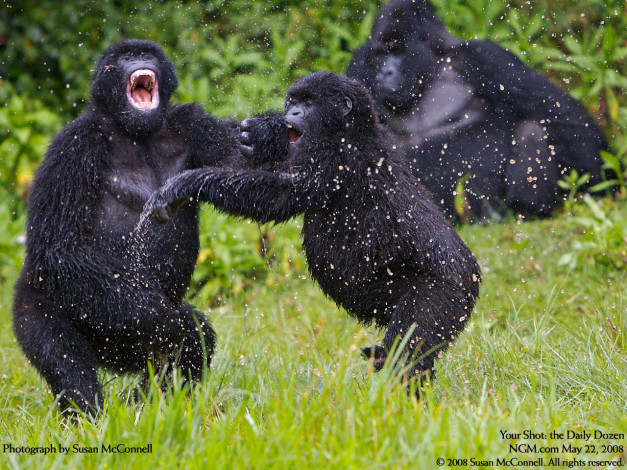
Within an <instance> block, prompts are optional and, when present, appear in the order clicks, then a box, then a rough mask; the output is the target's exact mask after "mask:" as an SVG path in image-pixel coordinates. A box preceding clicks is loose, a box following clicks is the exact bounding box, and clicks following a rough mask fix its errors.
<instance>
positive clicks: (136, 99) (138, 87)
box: [127, 69, 159, 109]
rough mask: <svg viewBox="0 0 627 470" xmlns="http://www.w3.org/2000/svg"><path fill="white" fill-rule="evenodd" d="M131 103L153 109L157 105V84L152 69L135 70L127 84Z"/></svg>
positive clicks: (137, 106)
mask: <svg viewBox="0 0 627 470" xmlns="http://www.w3.org/2000/svg"><path fill="white" fill-rule="evenodd" d="M127 92H128V97H129V99H130V101H131V104H132V105H133V106H135V107H136V108H139V109H153V108H156V107H157V106H158V105H159V95H158V84H157V79H156V76H155V73H154V72H153V71H152V70H148V69H140V70H135V71H134V72H133V73H132V74H131V76H130V77H129V82H128V85H127Z"/></svg>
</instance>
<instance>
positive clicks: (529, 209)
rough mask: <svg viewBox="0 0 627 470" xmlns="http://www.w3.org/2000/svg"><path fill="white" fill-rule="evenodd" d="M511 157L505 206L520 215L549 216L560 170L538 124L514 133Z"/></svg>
mask: <svg viewBox="0 0 627 470" xmlns="http://www.w3.org/2000/svg"><path fill="white" fill-rule="evenodd" d="M514 139H515V142H514V144H513V146H512V149H513V154H512V157H511V159H510V160H509V161H508V162H506V170H505V173H506V177H507V194H506V201H507V205H508V206H509V207H511V208H512V209H514V210H515V211H517V212H520V213H522V214H538V215H548V214H550V213H551V211H552V210H553V209H554V208H555V206H556V204H557V196H558V186H557V180H558V179H559V176H560V175H559V168H558V164H557V161H556V160H555V157H554V156H552V155H551V149H550V148H549V145H548V142H547V140H546V133H545V132H544V129H543V128H542V126H541V125H540V124H539V123H537V122H532V121H523V122H521V123H520V124H518V125H517V126H516V128H515V130H514Z"/></svg>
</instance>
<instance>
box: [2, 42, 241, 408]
mask: <svg viewBox="0 0 627 470" xmlns="http://www.w3.org/2000/svg"><path fill="white" fill-rule="evenodd" d="M177 85H178V80H177V77H176V73H175V70H174V67H173V65H172V63H171V62H170V60H169V59H168V57H167V56H166V55H165V54H164V53H163V51H162V50H161V48H160V47H159V46H158V45H156V44H155V43H153V42H150V41H140V40H128V41H123V42H120V43H117V44H115V45H113V46H111V47H110V48H109V49H107V50H106V51H105V52H104V53H103V54H102V56H101V57H100V59H99V61H98V64H97V66H96V69H95V70H94V72H93V79H92V87H91V101H90V103H89V107H88V109H87V110H86V111H85V112H84V113H83V114H82V116H80V117H79V118H78V119H77V120H75V121H74V122H72V123H70V124H68V125H67V126H66V127H65V129H63V130H62V131H61V132H60V133H59V135H58V136H57V137H56V138H55V139H54V140H53V142H52V143H51V145H50V148H49V149H48V152H47V154H46V156H45V159H44V162H43V163H42V165H41V167H40V168H39V170H38V171H37V175H36V178H35V181H34V184H33V187H32V191H31V195H30V198H29V206H28V226H27V239H26V261H25V264H24V268H23V271H22V274H21V276H20V278H19V280H18V282H17V285H16V292H15V299H14V309H13V314H14V327H15V333H16V336H17V339H18V341H19V343H20V345H21V346H22V349H23V350H24V353H25V354H26V356H27V357H28V359H29V360H30V362H31V363H32V364H33V365H34V366H35V367H36V368H37V370H38V371H39V372H40V373H41V374H42V375H43V377H44V378H45V379H46V380H47V381H48V383H49V384H50V386H51V388H52V391H53V392H54V393H55V394H62V396H61V397H60V405H61V407H62V408H63V409H67V408H68V407H70V406H71V402H73V403H75V404H76V406H77V407H78V408H79V409H81V410H83V411H86V412H94V411H95V410H96V409H97V408H98V407H100V406H101V405H102V390H101V388H100V384H99V382H98V378H97V369H98V368H99V367H104V368H107V369H109V370H112V371H115V372H134V371H145V370H146V365H147V361H148V360H150V359H152V360H155V361H157V362H160V361H164V360H165V361H168V362H171V363H176V364H177V365H178V367H179V368H180V370H181V372H182V375H183V377H184V378H185V379H192V380H197V379H199V378H200V377H201V375H202V372H203V369H204V368H205V367H207V366H208V365H209V363H210V360H211V355H212V353H213V348H214V344H215V335H214V331H213V330H212V328H211V326H210V325H209V322H208V321H207V320H206V319H205V317H204V316H203V315H202V314H201V313H199V312H196V311H194V310H193V308H192V307H191V306H190V305H188V304H186V303H184V302H183V301H182V299H183V296H184V295H185V291H186V288H187V286H188V284H189V281H190V277H191V275H192V272H193V269H194V265H195V262H196V257H197V254H198V220H197V211H198V207H197V205H196V204H188V205H186V206H185V207H183V208H181V210H180V211H179V213H178V214H177V215H176V216H175V218H174V220H173V223H172V224H169V225H158V226H157V225H154V224H152V223H148V224H147V226H146V227H145V229H144V232H142V233H141V234H139V233H136V232H135V233H134V228H135V226H136V224H137V223H138V221H139V218H140V214H141V211H142V208H143V206H144V203H145V202H146V200H147V199H148V197H149V196H150V195H151V194H152V193H153V191H155V190H156V189H157V188H159V187H160V186H161V185H162V184H163V183H164V182H165V181H166V180H167V179H168V178H170V177H172V176H174V175H176V174H178V173H180V172H181V171H183V170H189V169H191V168H197V167H200V166H203V165H230V164H236V163H237V160H238V159H239V158H240V152H239V147H238V137H237V136H238V130H239V125H238V123H237V122H235V121H220V120H217V119H214V118H213V117H211V116H208V115H206V114H205V113H204V112H203V110H202V109H201V108H200V107H199V106H197V105H193V104H188V105H181V106H170V105H169V100H170V96H171V94H172V92H173V91H174V90H175V89H176V87H177ZM139 235H141V236H139Z"/></svg>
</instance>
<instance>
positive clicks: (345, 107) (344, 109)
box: [342, 96, 353, 116]
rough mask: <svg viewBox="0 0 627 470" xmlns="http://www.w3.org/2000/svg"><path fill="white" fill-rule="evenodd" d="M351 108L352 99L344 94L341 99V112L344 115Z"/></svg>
mask: <svg viewBox="0 0 627 470" xmlns="http://www.w3.org/2000/svg"><path fill="white" fill-rule="evenodd" d="M352 109H353V100H351V99H350V98H349V97H348V96H345V97H344V99H343V100H342V114H343V115H344V116H346V115H347V114H348V113H350V112H351V110H352Z"/></svg>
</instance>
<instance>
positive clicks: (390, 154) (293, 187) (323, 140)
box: [145, 72, 480, 376]
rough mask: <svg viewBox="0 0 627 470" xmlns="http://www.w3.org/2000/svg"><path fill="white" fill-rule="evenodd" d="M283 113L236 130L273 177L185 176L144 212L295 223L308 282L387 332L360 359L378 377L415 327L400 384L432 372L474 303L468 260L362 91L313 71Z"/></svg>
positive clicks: (475, 273) (261, 173)
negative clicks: (210, 211) (211, 209)
mask: <svg viewBox="0 0 627 470" xmlns="http://www.w3.org/2000/svg"><path fill="white" fill-rule="evenodd" d="M285 109H286V113H285V117H282V116H265V117H261V118H257V119H249V120H247V121H245V123H244V125H243V128H244V130H245V132H244V133H243V134H242V141H243V143H244V144H245V145H244V146H243V149H242V150H243V152H244V153H247V154H249V155H250V156H251V157H252V158H253V160H254V161H256V162H257V164H261V165H263V164H265V165H267V166H274V168H273V169H271V170H265V169H256V170H242V171H238V170H229V169H217V168H213V169H200V170H192V171H187V172H184V173H182V174H181V175H179V176H177V177H174V178H173V179H171V180H169V181H168V183H167V184H166V186H165V187H164V188H162V189H161V190H159V191H158V192H157V193H156V194H155V195H153V196H152V197H151V199H150V200H149V201H148V204H147V206H146V209H145V210H146V211H152V212H153V215H154V216H155V217H157V218H162V217H163V215H164V214H166V213H167V210H168V207H169V206H172V205H173V204H179V203H180V201H181V200H184V199H187V198H189V197H190V196H193V197H194V201H195V200H196V199H197V200H200V201H208V202H210V203H212V204H214V205H215V206H216V207H218V208H219V209H221V210H223V211H224V212H226V213H228V214H232V215H236V216H246V217H251V218H253V219H255V220H257V221H259V222H268V221H274V222H283V221H286V220H288V219H290V218H291V217H294V216H296V215H298V214H301V213H304V216H305V221H304V226H303V245H304V249H305V253H306V256H307V260H308V264H309V270H310V272H311V275H312V277H313V278H314V279H315V280H316V281H317V282H318V284H319V285H320V287H321V288H322V290H323V291H324V293H325V294H326V295H328V296H329V297H331V298H332V299H333V300H334V301H335V302H336V303H337V304H338V305H340V306H342V307H344V308H345V309H346V310H347V311H348V312H349V313H350V314H351V315H353V316H355V317H356V318H357V319H358V320H359V321H361V322H363V323H364V324H369V323H371V322H373V321H374V322H375V323H376V325H377V326H379V327H387V332H386V334H385V338H384V340H383V346H377V347H374V348H364V352H365V353H366V354H367V355H368V356H373V357H374V358H375V360H376V365H377V367H378V368H380V367H381V366H382V365H383V362H384V360H385V358H386V355H387V352H388V351H389V350H390V348H391V346H392V345H393V343H394V342H395V340H397V338H403V337H404V336H405V335H406V334H408V333H409V332H410V331H412V328H413V331H412V333H411V336H410V337H409V341H408V343H407V346H406V351H405V352H407V353H408V354H409V356H410V358H411V359H410V360H411V361H412V362H411V365H412V368H411V373H410V375H411V376H417V375H419V374H420V372H422V371H426V370H429V369H431V368H432V366H433V362H434V359H435V355H436V354H435V353H434V350H436V349H438V347H442V346H443V347H446V346H447V345H448V344H449V343H450V342H451V341H453V340H454V339H455V337H456V336H457V334H458V333H459V332H460V331H461V330H462V329H463V327H464V324H465V323H466V321H467V320H468V318H469V317H470V314H471V312H472V309H473V306H474V304H475V300H476V298H477V295H478V292H479V281H480V270H479V266H478V265H477V262H476V260H475V258H474V256H473V254H472V253H471V252H470V250H469V249H468V248H467V247H466V245H465V244H464V243H463V242H462V240H461V239H460V238H459V237H458V235H457V234H456V233H455V231H454V230H453V229H452V228H451V226H450V225H449V224H448V223H447V222H446V221H445V220H444V217H443V216H442V214H441V213H440V211H439V210H438V208H437V207H436V206H435V205H434V204H433V203H432V202H431V201H430V194H429V193H428V192H427V191H426V190H425V189H424V188H423V187H422V186H421V185H420V183H417V182H416V181H415V178H413V177H412V176H411V175H410V173H409V170H408V167H407V163H406V162H405V161H404V160H403V159H402V158H401V157H399V155H398V154H397V153H396V152H395V151H394V147H393V145H392V143H391V142H390V139H389V137H388V135H387V133H386V131H385V130H383V128H382V127H381V126H380V125H379V123H378V118H377V115H376V113H375V112H374V109H373V104H372V100H371V98H370V95H369V93H368V91H367V90H366V88H365V87H364V86H363V85H362V84H361V83H360V82H358V81H357V80H353V79H350V78H347V77H342V76H339V75H334V74H330V73H328V72H319V73H315V74H313V75H310V76H308V77H306V78H304V79H302V80H300V81H299V82H297V83H296V84H295V85H294V86H293V87H292V88H291V89H290V90H289V92H288V93H287V97H286V101H285ZM286 123H287V127H286ZM272 162H274V165H272Z"/></svg>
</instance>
